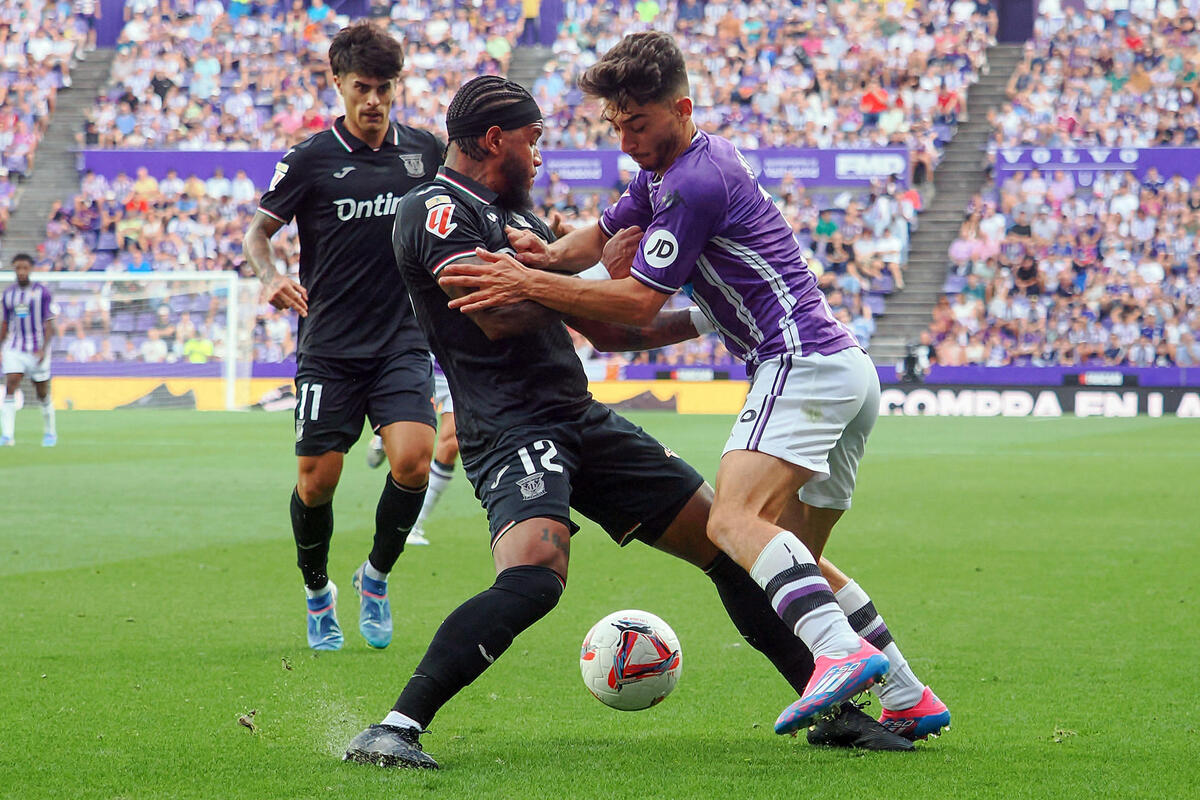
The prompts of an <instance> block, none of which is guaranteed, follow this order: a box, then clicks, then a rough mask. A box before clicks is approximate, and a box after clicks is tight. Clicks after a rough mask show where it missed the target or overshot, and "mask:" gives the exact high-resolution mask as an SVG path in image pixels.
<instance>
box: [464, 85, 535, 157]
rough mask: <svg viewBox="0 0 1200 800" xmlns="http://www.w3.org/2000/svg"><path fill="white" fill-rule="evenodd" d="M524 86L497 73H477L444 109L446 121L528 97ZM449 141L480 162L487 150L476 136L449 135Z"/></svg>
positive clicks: (499, 107)
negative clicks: (481, 145) (477, 75)
mask: <svg viewBox="0 0 1200 800" xmlns="http://www.w3.org/2000/svg"><path fill="white" fill-rule="evenodd" d="M532 99H533V95H531V94H530V93H529V92H528V91H527V90H526V89H525V87H524V86H522V85H521V84H519V83H516V82H515V81H510V80H508V79H507V78H502V77H500V76H499V75H480V76H479V77H478V78H472V79H471V80H469V81H467V82H466V83H464V84H463V85H462V87H461V88H460V89H459V90H458V92H456V93H455V95H454V99H453V100H451V101H450V107H449V108H448V109H446V123H447V125H449V123H451V122H453V121H455V120H458V119H462V118H463V117H467V116H471V115H474V114H478V113H481V112H486V111H496V110H498V109H501V108H506V107H507V106H510V105H512V104H514V103H519V102H521V101H522V100H532ZM450 144H453V145H456V146H457V147H458V149H459V150H461V151H462V152H463V154H464V155H466V156H467V157H468V158H470V159H473V160H475V161H483V160H484V159H485V158H487V152H486V151H485V150H484V149H483V148H482V147H480V146H479V137H478V136H458V137H451V138H450Z"/></svg>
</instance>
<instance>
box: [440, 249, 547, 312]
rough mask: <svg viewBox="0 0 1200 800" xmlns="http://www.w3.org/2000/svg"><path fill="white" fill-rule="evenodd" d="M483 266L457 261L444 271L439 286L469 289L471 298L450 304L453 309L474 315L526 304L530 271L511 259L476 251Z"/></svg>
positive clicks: (468, 295) (455, 300)
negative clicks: (524, 290)
mask: <svg viewBox="0 0 1200 800" xmlns="http://www.w3.org/2000/svg"><path fill="white" fill-rule="evenodd" d="M475 255H476V256H478V257H479V259H480V260H481V261H483V262H484V263H482V264H468V263H465V262H463V261H457V262H455V263H453V264H450V265H449V266H448V267H446V268H445V269H443V270H442V272H441V274H440V275H439V277H438V284H439V285H441V287H442V288H443V289H467V290H469V291H468V293H467V294H465V295H463V296H462V297H457V298H455V299H453V300H451V301H450V308H453V309H457V310H459V311H461V312H463V313H464V314H474V313H475V312H477V311H486V310H487V309H489V308H496V307H497V306H510V305H513V304H514V303H519V302H521V301H522V300H525V299H526V298H525V296H524V294H522V291H521V285H522V283H523V281H524V279H525V277H526V276H527V275H528V274H529V269H528V268H527V267H525V266H522V264H521V263H520V262H519V261H517V260H516V259H515V258H513V257H512V256H510V255H507V254H505V253H493V252H491V251H488V250H484V249H483V248H482V247H477V248H475Z"/></svg>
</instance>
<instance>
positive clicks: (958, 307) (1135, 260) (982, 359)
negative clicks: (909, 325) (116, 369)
mask: <svg viewBox="0 0 1200 800" xmlns="http://www.w3.org/2000/svg"><path fill="white" fill-rule="evenodd" d="M1198 181H1200V175H1196V176H1194V177H1193V178H1192V179H1191V180H1188V179H1185V178H1183V177H1181V176H1174V177H1172V178H1170V179H1169V180H1164V179H1163V178H1162V177H1161V176H1160V175H1159V174H1158V173H1157V171H1156V170H1154V169H1153V168H1151V169H1150V170H1149V171H1148V172H1147V174H1146V175H1145V176H1144V177H1142V178H1141V179H1140V180H1139V179H1138V178H1137V177H1136V175H1135V173H1133V172H1100V173H1097V174H1096V176H1095V179H1094V180H1093V181H1092V182H1091V184H1090V185H1086V186H1085V185H1081V184H1078V183H1077V182H1076V181H1075V179H1074V177H1073V176H1072V175H1071V173H1064V172H1055V173H1053V174H1051V175H1050V176H1044V175H1042V174H1041V172H1040V171H1039V170H1036V169H1035V170H1031V171H1030V172H1029V173H1028V174H1025V173H1014V174H1013V176H1012V177H1011V179H1009V180H1007V181H1005V182H1004V183H1003V184H1002V185H1001V186H1000V187H998V189H995V188H994V189H992V190H990V191H987V192H984V193H981V194H979V195H977V196H976V197H975V198H974V200H973V201H972V203H971V205H970V207H969V208H968V210H967V217H966V219H965V220H964V222H963V224H962V227H961V230H960V231H959V234H958V237H957V238H956V239H955V240H954V242H953V244H952V245H951V246H950V274H949V276H948V277H947V280H946V287H945V289H946V295H945V296H944V297H942V298H941V300H940V301H939V302H938V304H937V306H936V307H935V308H934V309H933V323H932V325H931V327H930V329H929V331H928V332H927V334H926V335H925V336H924V337H923V341H922V346H923V347H924V348H926V349H927V350H929V351H932V354H933V360H935V361H936V362H937V363H939V364H943V365H947V366H957V365H962V364H983V365H987V366H1002V365H1007V364H1021V365H1037V366H1041V365H1078V364H1092V365H1105V366H1141V367H1145V366H1156V365H1157V366H1168V365H1176V366H1198V365H1200V344H1197V341H1196V338H1197V334H1200V255H1198V254H1197V250H1198V248H1197V243H1198V242H1200V183H1198Z"/></svg>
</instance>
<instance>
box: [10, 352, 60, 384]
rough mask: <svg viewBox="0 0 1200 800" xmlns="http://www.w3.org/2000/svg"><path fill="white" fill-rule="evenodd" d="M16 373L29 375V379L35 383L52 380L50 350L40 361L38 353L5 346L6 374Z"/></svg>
mask: <svg viewBox="0 0 1200 800" xmlns="http://www.w3.org/2000/svg"><path fill="white" fill-rule="evenodd" d="M15 373H21V374H23V375H28V376H29V379H30V380H31V381H34V382H35V383H45V382H46V381H48V380H50V353H49V351H47V352H46V356H45V357H44V358H43V359H42V360H41V361H38V360H37V354H36V353H28V352H26V351H24V350H14V349H13V348H11V347H6V348H4V374H5V375H13V374H15Z"/></svg>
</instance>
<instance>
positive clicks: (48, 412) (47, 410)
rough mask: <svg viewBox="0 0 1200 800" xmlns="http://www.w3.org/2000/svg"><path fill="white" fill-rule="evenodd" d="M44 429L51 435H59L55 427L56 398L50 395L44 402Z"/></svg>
mask: <svg viewBox="0 0 1200 800" xmlns="http://www.w3.org/2000/svg"><path fill="white" fill-rule="evenodd" d="M42 429H43V430H44V431H45V432H46V433H48V434H50V435H51V436H57V435H58V431H56V430H55V429H54V398H53V397H51V396H50V395H46V399H45V401H43V402H42Z"/></svg>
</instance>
